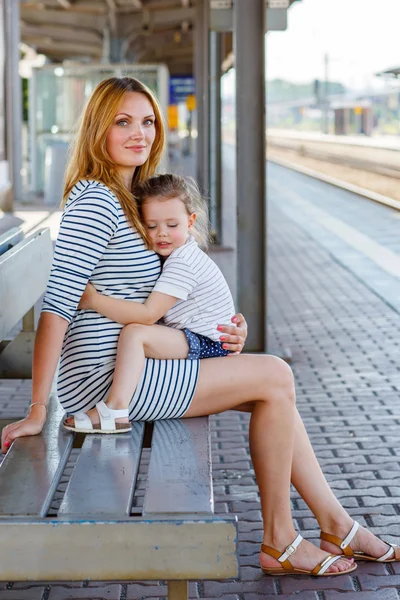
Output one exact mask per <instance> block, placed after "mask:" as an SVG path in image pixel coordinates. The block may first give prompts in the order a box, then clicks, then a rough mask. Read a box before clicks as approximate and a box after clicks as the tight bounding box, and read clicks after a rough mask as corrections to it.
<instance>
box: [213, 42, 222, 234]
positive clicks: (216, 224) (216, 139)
mask: <svg viewBox="0 0 400 600" xmlns="http://www.w3.org/2000/svg"><path fill="white" fill-rule="evenodd" d="M221 35H222V34H221V33H219V32H217V31H212V32H211V33H210V75H211V79H210V221H211V227H212V230H213V232H215V241H216V242H217V243H218V244H220V243H221V203H222V183H221V173H222V162H221V75H222V71H221V60H222V40H221Z"/></svg>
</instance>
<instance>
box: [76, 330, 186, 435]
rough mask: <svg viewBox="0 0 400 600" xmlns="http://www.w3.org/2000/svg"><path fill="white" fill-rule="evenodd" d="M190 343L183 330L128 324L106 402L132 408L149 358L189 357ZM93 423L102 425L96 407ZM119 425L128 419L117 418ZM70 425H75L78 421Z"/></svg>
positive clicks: (89, 413) (112, 406)
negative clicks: (135, 392)
mask: <svg viewBox="0 0 400 600" xmlns="http://www.w3.org/2000/svg"><path fill="white" fill-rule="evenodd" d="M187 355H188V343H187V339H186V336H185V334H184V333H183V331H180V330H179V329H173V328H172V327H164V326H162V325H150V326H148V325H136V324H133V323H132V324H130V325H126V326H125V327H124V328H123V329H122V331H121V334H120V336H119V340H118V352H117V360H116V363H115V371H114V378H113V383H112V386H111V388H110V393H109V395H108V398H107V400H106V404H107V406H109V407H110V408H112V409H114V410H118V409H121V408H128V406H129V402H130V401H131V398H132V396H133V393H134V391H135V389H136V386H137V384H138V383H139V380H140V377H141V375H142V372H143V369H144V363H145V358H146V357H147V358H160V359H163V358H164V359H167V358H187ZM87 414H88V417H89V418H90V419H91V421H92V423H94V424H95V423H98V422H99V414H98V412H97V410H96V409H95V408H94V409H92V410H89V411H88V413H87ZM115 420H116V422H117V423H124V422H125V423H127V422H129V419H128V417H126V418H119V419H115ZM66 422H67V423H68V424H71V425H73V423H74V418H73V417H69V418H68V419H67V420H66Z"/></svg>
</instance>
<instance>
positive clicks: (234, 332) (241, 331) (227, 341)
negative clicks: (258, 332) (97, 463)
mask: <svg viewBox="0 0 400 600" xmlns="http://www.w3.org/2000/svg"><path fill="white" fill-rule="evenodd" d="M232 323H234V325H218V328H217V329H218V331H220V332H221V336H220V338H219V339H220V340H221V342H222V343H223V345H224V348H225V349H226V350H229V351H230V353H231V354H228V356H233V355H235V354H240V353H241V351H242V350H243V347H244V345H245V343H246V338H247V323H246V319H245V318H244V316H243V315H242V314H241V313H237V314H236V315H235V316H233V317H232Z"/></svg>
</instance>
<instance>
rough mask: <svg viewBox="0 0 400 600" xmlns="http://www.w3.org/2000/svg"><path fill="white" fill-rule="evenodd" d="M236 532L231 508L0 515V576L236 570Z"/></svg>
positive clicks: (207, 574) (72, 577)
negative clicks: (181, 513) (39, 517)
mask: <svg viewBox="0 0 400 600" xmlns="http://www.w3.org/2000/svg"><path fill="white" fill-rule="evenodd" d="M236 538H237V523H236V519H235V518H234V517H229V516H228V515H227V516H226V517H223V518H218V517H213V518H211V519H209V520H206V519H201V520H198V521H187V522H185V521H184V522H182V521H181V520H178V519H171V520H170V521H168V520H164V521H151V520H148V519H145V520H143V519H138V520H137V519H134V518H130V519H126V520H124V521H119V522H118V521H114V522H113V521H110V522H103V523H99V522H95V521H89V520H86V521H85V520H78V521H75V522H68V521H52V520H50V519H49V520H45V521H41V522H37V523H19V522H14V523H6V522H1V521H0V540H1V544H0V581H65V580H68V581H81V580H82V579H89V580H90V579H91V580H95V581H116V580H117V581H119V580H128V581H131V580H135V579H138V580H159V579H168V580H170V579H195V580H196V579H222V578H226V577H237V576H238V562H237V555H236ZM17 597H18V596H17Z"/></svg>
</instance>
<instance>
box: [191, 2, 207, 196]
mask: <svg viewBox="0 0 400 600" xmlns="http://www.w3.org/2000/svg"><path fill="white" fill-rule="evenodd" d="M209 22H210V5H209V0H197V2H196V29H195V57H194V62H195V76H196V99H197V131H198V137H197V144H196V153H197V181H198V183H199V185H200V188H201V190H202V192H203V193H205V194H208V193H209V188H210V167H209V132H210V119H209V98H210V94H209V74H208V70H209V46H210V41H209V39H210V38H209Z"/></svg>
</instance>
